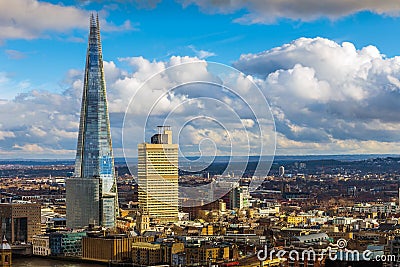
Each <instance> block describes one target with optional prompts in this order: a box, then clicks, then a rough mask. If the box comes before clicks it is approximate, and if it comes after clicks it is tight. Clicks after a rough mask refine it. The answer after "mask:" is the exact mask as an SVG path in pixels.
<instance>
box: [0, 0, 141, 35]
mask: <svg viewBox="0 0 400 267" xmlns="http://www.w3.org/2000/svg"><path fill="white" fill-rule="evenodd" d="M89 13H90V12H89V11H86V10H83V9H80V8H77V7H74V6H65V5H62V4H52V3H47V2H42V1H38V0H12V1H9V0H0V41H1V40H7V39H28V40H29V39H35V38H38V37H44V36H46V35H48V34H49V33H50V32H56V33H65V32H68V31H71V30H73V29H87V28H88V20H89ZM101 24H102V28H103V29H104V30H106V31H117V30H132V29H133V27H132V25H131V23H130V21H125V22H124V23H123V25H121V26H116V25H114V24H112V23H107V22H106V21H105V20H102V22H101Z"/></svg>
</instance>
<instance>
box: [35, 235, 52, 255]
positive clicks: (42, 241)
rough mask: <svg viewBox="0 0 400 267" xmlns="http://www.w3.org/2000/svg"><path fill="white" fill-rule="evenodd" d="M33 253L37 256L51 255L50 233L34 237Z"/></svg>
mask: <svg viewBox="0 0 400 267" xmlns="http://www.w3.org/2000/svg"><path fill="white" fill-rule="evenodd" d="M32 253H33V255H37V256H49V255H51V249H50V237H49V235H35V236H33V237H32Z"/></svg>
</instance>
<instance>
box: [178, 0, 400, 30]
mask: <svg viewBox="0 0 400 267" xmlns="http://www.w3.org/2000/svg"><path fill="white" fill-rule="evenodd" d="M178 2H181V3H182V5H183V6H184V7H186V6H188V5H191V4H194V5H197V6H199V8H200V9H201V10H202V11H203V12H206V13H222V14H230V13H234V12H237V11H241V10H245V12H247V13H246V14H245V15H243V16H242V17H239V18H237V19H236V20H235V21H236V22H239V23H245V24H253V23H273V22H274V21H276V20H277V19H279V18H289V19H293V20H302V21H312V20H315V19H318V18H321V17H328V18H330V19H336V18H339V17H342V16H347V15H350V14H354V13H358V12H362V11H371V12H373V13H377V14H383V15H389V16H399V14H400V2H399V1H398V0H386V1H373V0H367V1H360V0H350V1H349V0H326V1H320V0H302V1H299V0H286V1H276V0H248V1H243V0H229V1H228V0H224V1H215V0H179V1H178Z"/></svg>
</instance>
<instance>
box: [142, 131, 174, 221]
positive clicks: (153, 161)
mask: <svg viewBox="0 0 400 267" xmlns="http://www.w3.org/2000/svg"><path fill="white" fill-rule="evenodd" d="M158 130H159V131H158V134H155V135H153V136H152V137H151V143H142V144H139V145H138V185H139V207H140V209H141V210H142V212H144V213H146V214H148V215H149V216H150V218H153V219H157V220H159V221H161V222H169V221H177V220H178V144H173V143H172V131H171V128H170V127H168V126H159V127H158Z"/></svg>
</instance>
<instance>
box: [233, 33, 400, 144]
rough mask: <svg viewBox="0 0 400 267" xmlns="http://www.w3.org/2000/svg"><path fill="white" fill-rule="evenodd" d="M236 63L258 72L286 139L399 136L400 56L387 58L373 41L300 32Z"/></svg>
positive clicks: (386, 138) (329, 140)
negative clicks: (369, 43)
mask: <svg viewBox="0 0 400 267" xmlns="http://www.w3.org/2000/svg"><path fill="white" fill-rule="evenodd" d="M234 65H235V66H236V67H237V68H239V69H240V70H242V71H244V72H245V73H248V74H251V75H254V76H255V77H257V78H256V82H257V83H258V84H259V85H260V87H261V88H263V90H264V93H265V95H266V96H267V98H268V99H269V101H270V104H271V105H272V108H273V112H274V116H275V123H276V126H277V131H278V132H279V133H280V134H281V135H282V136H284V137H285V139H287V140H286V141H285V143H288V140H291V141H294V142H300V144H301V145H302V146H303V145H304V143H308V144H309V145H310V144H312V143H320V144H332V143H336V144H341V145H342V146H343V143H346V142H351V143H353V144H354V143H355V142H364V143H363V145H366V144H368V142H372V143H379V142H388V143H390V142H393V143H396V142H399V141H400V138H399V136H398V131H399V130H400V118H399V116H398V114H399V112H400V108H399V105H398V103H400V102H399V101H400V87H399V85H400V83H399V82H398V79H399V77H400V57H393V58H387V57H385V55H383V54H381V53H380V52H379V50H378V49H377V48H376V47H373V46H367V47H364V48H362V49H360V50H357V49H356V48H355V47H354V45H353V44H351V43H348V42H344V43H342V44H338V43H336V42H334V41H331V40H328V39H323V38H313V39H309V38H300V39H297V40H295V41H293V42H292V43H290V44H285V45H282V46H280V47H277V48H274V49H271V50H268V51H264V52H262V53H259V54H247V55H242V56H241V57H240V59H239V60H238V61H237V62H236V63H235V64H234ZM292 144H294V145H295V144H296V143H292ZM283 146H284V147H286V146H285V145H283ZM343 147H345V146H343ZM360 147H361V143H360ZM372 147H373V146H372Z"/></svg>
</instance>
